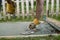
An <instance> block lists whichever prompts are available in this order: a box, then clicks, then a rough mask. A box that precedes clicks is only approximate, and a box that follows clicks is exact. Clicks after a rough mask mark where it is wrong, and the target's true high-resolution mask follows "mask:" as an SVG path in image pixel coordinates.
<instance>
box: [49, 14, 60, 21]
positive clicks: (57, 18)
mask: <svg viewBox="0 0 60 40" xmlns="http://www.w3.org/2000/svg"><path fill="white" fill-rule="evenodd" d="M49 17H50V18H53V19H56V20H58V21H60V14H58V16H56V14H55V15H53V17H51V15H50V16H49Z"/></svg>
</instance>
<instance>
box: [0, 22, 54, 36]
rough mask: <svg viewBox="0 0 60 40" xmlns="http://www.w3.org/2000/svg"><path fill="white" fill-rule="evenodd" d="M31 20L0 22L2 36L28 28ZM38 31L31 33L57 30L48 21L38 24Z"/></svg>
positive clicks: (46, 32) (45, 32)
mask: <svg viewBox="0 0 60 40" xmlns="http://www.w3.org/2000/svg"><path fill="white" fill-rule="evenodd" d="M30 23H31V22H14V23H9V22H7V23H0V36H16V35H21V34H20V33H22V32H23V33H24V32H26V30H28V25H29V24H30ZM37 29H38V31H37V32H35V33H34V34H31V35H40V34H53V33H55V30H54V29H53V28H52V27H51V26H50V25H48V24H47V23H46V22H42V23H41V24H39V25H38V26H37Z"/></svg>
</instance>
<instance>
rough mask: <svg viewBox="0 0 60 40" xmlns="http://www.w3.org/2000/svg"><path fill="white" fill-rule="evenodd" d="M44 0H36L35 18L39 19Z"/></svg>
mask: <svg viewBox="0 0 60 40" xmlns="http://www.w3.org/2000/svg"><path fill="white" fill-rule="evenodd" d="M43 4H44V0H36V18H38V19H40V18H41V17H42V15H43Z"/></svg>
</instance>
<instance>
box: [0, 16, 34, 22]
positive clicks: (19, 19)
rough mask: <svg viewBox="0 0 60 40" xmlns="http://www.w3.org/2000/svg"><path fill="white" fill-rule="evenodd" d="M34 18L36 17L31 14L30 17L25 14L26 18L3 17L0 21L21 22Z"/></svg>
mask: <svg viewBox="0 0 60 40" xmlns="http://www.w3.org/2000/svg"><path fill="white" fill-rule="evenodd" d="M33 19H34V17H33V18H32V17H31V16H29V17H27V16H25V17H24V19H23V17H22V16H20V18H17V17H16V18H11V19H7V18H6V19H5V20H4V19H3V18H2V19H1V20H0V22H17V21H21V22H26V21H28V22H29V21H33Z"/></svg>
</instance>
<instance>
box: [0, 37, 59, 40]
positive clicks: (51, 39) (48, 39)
mask: <svg viewBox="0 0 60 40" xmlns="http://www.w3.org/2000/svg"><path fill="white" fill-rule="evenodd" d="M0 40H60V36H46V37H26V38H0Z"/></svg>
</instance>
